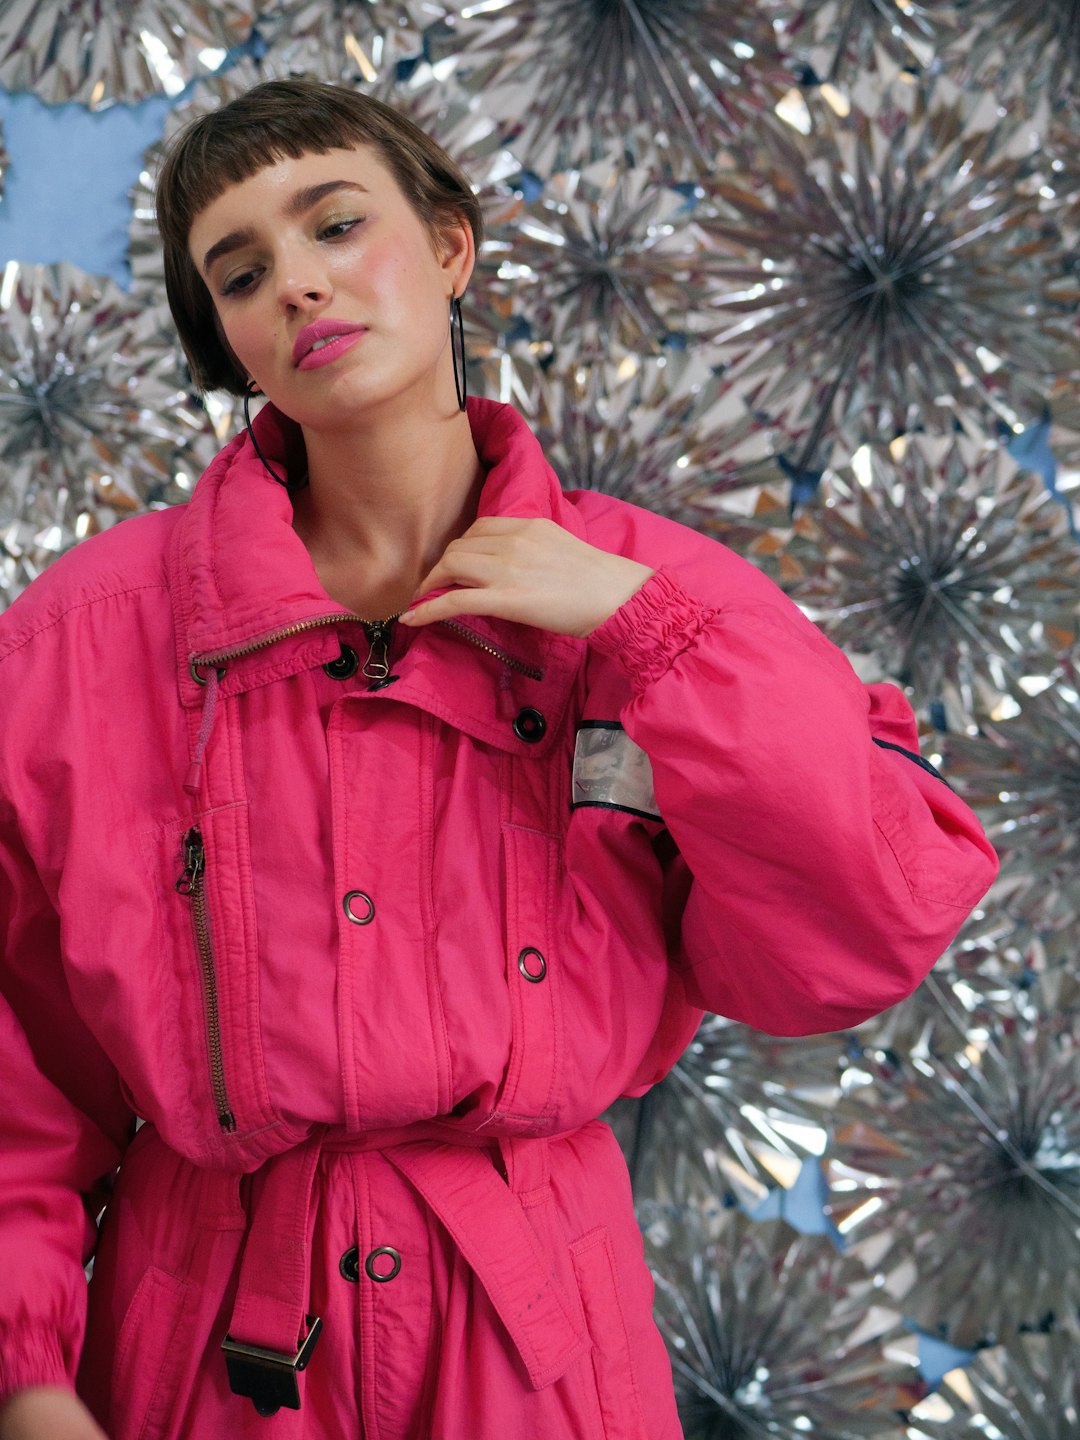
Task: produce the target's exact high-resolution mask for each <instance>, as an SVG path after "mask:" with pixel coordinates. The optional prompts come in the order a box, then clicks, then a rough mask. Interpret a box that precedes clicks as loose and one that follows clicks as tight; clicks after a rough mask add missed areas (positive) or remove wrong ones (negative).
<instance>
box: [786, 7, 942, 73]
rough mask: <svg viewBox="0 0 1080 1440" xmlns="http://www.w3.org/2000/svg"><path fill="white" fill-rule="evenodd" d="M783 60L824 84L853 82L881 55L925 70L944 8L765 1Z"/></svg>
mask: <svg viewBox="0 0 1080 1440" xmlns="http://www.w3.org/2000/svg"><path fill="white" fill-rule="evenodd" d="M766 5H767V6H768V8H769V9H770V13H771V14H772V16H773V23H774V24H775V25H776V27H777V29H778V31H779V32H780V36H781V45H782V47H783V49H784V50H785V52H786V53H787V54H788V55H789V56H794V57H799V58H801V59H803V60H805V61H806V62H807V63H808V64H809V65H810V66H811V67H812V69H813V72H814V75H815V77H816V78H817V79H818V80H820V81H822V82H825V83H835V82H837V81H848V80H850V81H856V80H857V79H858V77H859V76H861V75H863V74H865V73H866V72H867V71H871V70H873V69H875V68H876V67H878V66H879V56H881V55H882V54H884V55H886V56H887V57H888V58H889V59H890V60H892V61H893V62H895V63H896V64H898V65H906V66H920V67H922V66H926V65H929V64H930V62H931V61H932V59H933V56H934V53H935V51H936V50H937V49H938V47H939V46H940V45H941V44H942V42H943V40H944V38H945V36H946V35H947V34H948V32H949V28H951V27H950V26H949V21H950V20H953V16H952V15H951V13H950V7H949V6H948V5H943V4H941V3H940V0H939V3H936V4H927V3H918V0H904V3H903V4H897V0H801V3H798V0H772V3H771V4H770V0H766Z"/></svg>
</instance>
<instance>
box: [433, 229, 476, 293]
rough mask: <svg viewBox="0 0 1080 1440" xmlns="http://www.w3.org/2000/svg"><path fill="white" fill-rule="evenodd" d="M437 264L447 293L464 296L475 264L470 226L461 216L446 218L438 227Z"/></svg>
mask: <svg viewBox="0 0 1080 1440" xmlns="http://www.w3.org/2000/svg"><path fill="white" fill-rule="evenodd" d="M436 253H437V255H438V256H439V263H440V265H441V266H442V269H443V273H444V274H445V276H446V279H447V290H448V293H453V294H454V295H457V296H458V297H459V298H460V297H461V296H462V295H464V293H465V291H466V289H467V288H468V284H469V280H470V278H471V277H472V272H473V267H474V266H475V264H476V242H475V241H474V239H473V233H472V226H471V225H470V224H469V222H468V221H467V220H466V219H465V217H464V216H463V215H456V216H452V217H448V218H447V219H446V220H445V221H444V222H442V223H441V224H440V225H439V227H438V234H437V249H436Z"/></svg>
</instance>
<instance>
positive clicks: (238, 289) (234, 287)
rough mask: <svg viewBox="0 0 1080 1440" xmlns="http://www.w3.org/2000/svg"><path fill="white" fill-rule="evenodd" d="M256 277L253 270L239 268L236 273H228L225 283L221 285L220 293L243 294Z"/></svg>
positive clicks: (250, 286)
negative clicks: (238, 271)
mask: <svg viewBox="0 0 1080 1440" xmlns="http://www.w3.org/2000/svg"><path fill="white" fill-rule="evenodd" d="M257 279H258V276H257V275H256V273H255V271H254V270H241V271H240V273H239V274H238V275H230V276H229V278H228V280H226V281H225V284H224V285H223V286H222V287H221V293H222V295H243V294H244V293H245V292H246V291H248V290H250V289H251V288H252V287H253V286H254V284H255V281H256V280H257Z"/></svg>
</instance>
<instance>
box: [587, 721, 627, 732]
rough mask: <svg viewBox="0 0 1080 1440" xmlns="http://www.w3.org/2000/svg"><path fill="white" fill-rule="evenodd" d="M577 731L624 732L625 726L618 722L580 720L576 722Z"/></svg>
mask: <svg viewBox="0 0 1080 1440" xmlns="http://www.w3.org/2000/svg"><path fill="white" fill-rule="evenodd" d="M577 728H578V729H579V730H625V729H626V726H625V725H623V724H621V723H620V722H619V721H618V720H581V721H579V722H578V727H577Z"/></svg>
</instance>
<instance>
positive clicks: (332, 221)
mask: <svg viewBox="0 0 1080 1440" xmlns="http://www.w3.org/2000/svg"><path fill="white" fill-rule="evenodd" d="M366 219H367V216H366V215H356V214H352V213H350V214H347V215H335V216H333V217H331V218H328V219H326V220H322V221H320V223H319V225H318V227H317V231H316V233H317V234H319V235H322V234H323V233H324V232H325V231H327V230H333V229H334V227H335V226H337V225H349V226H356V225H362V224H363V223H364V221H365V220H366Z"/></svg>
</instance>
